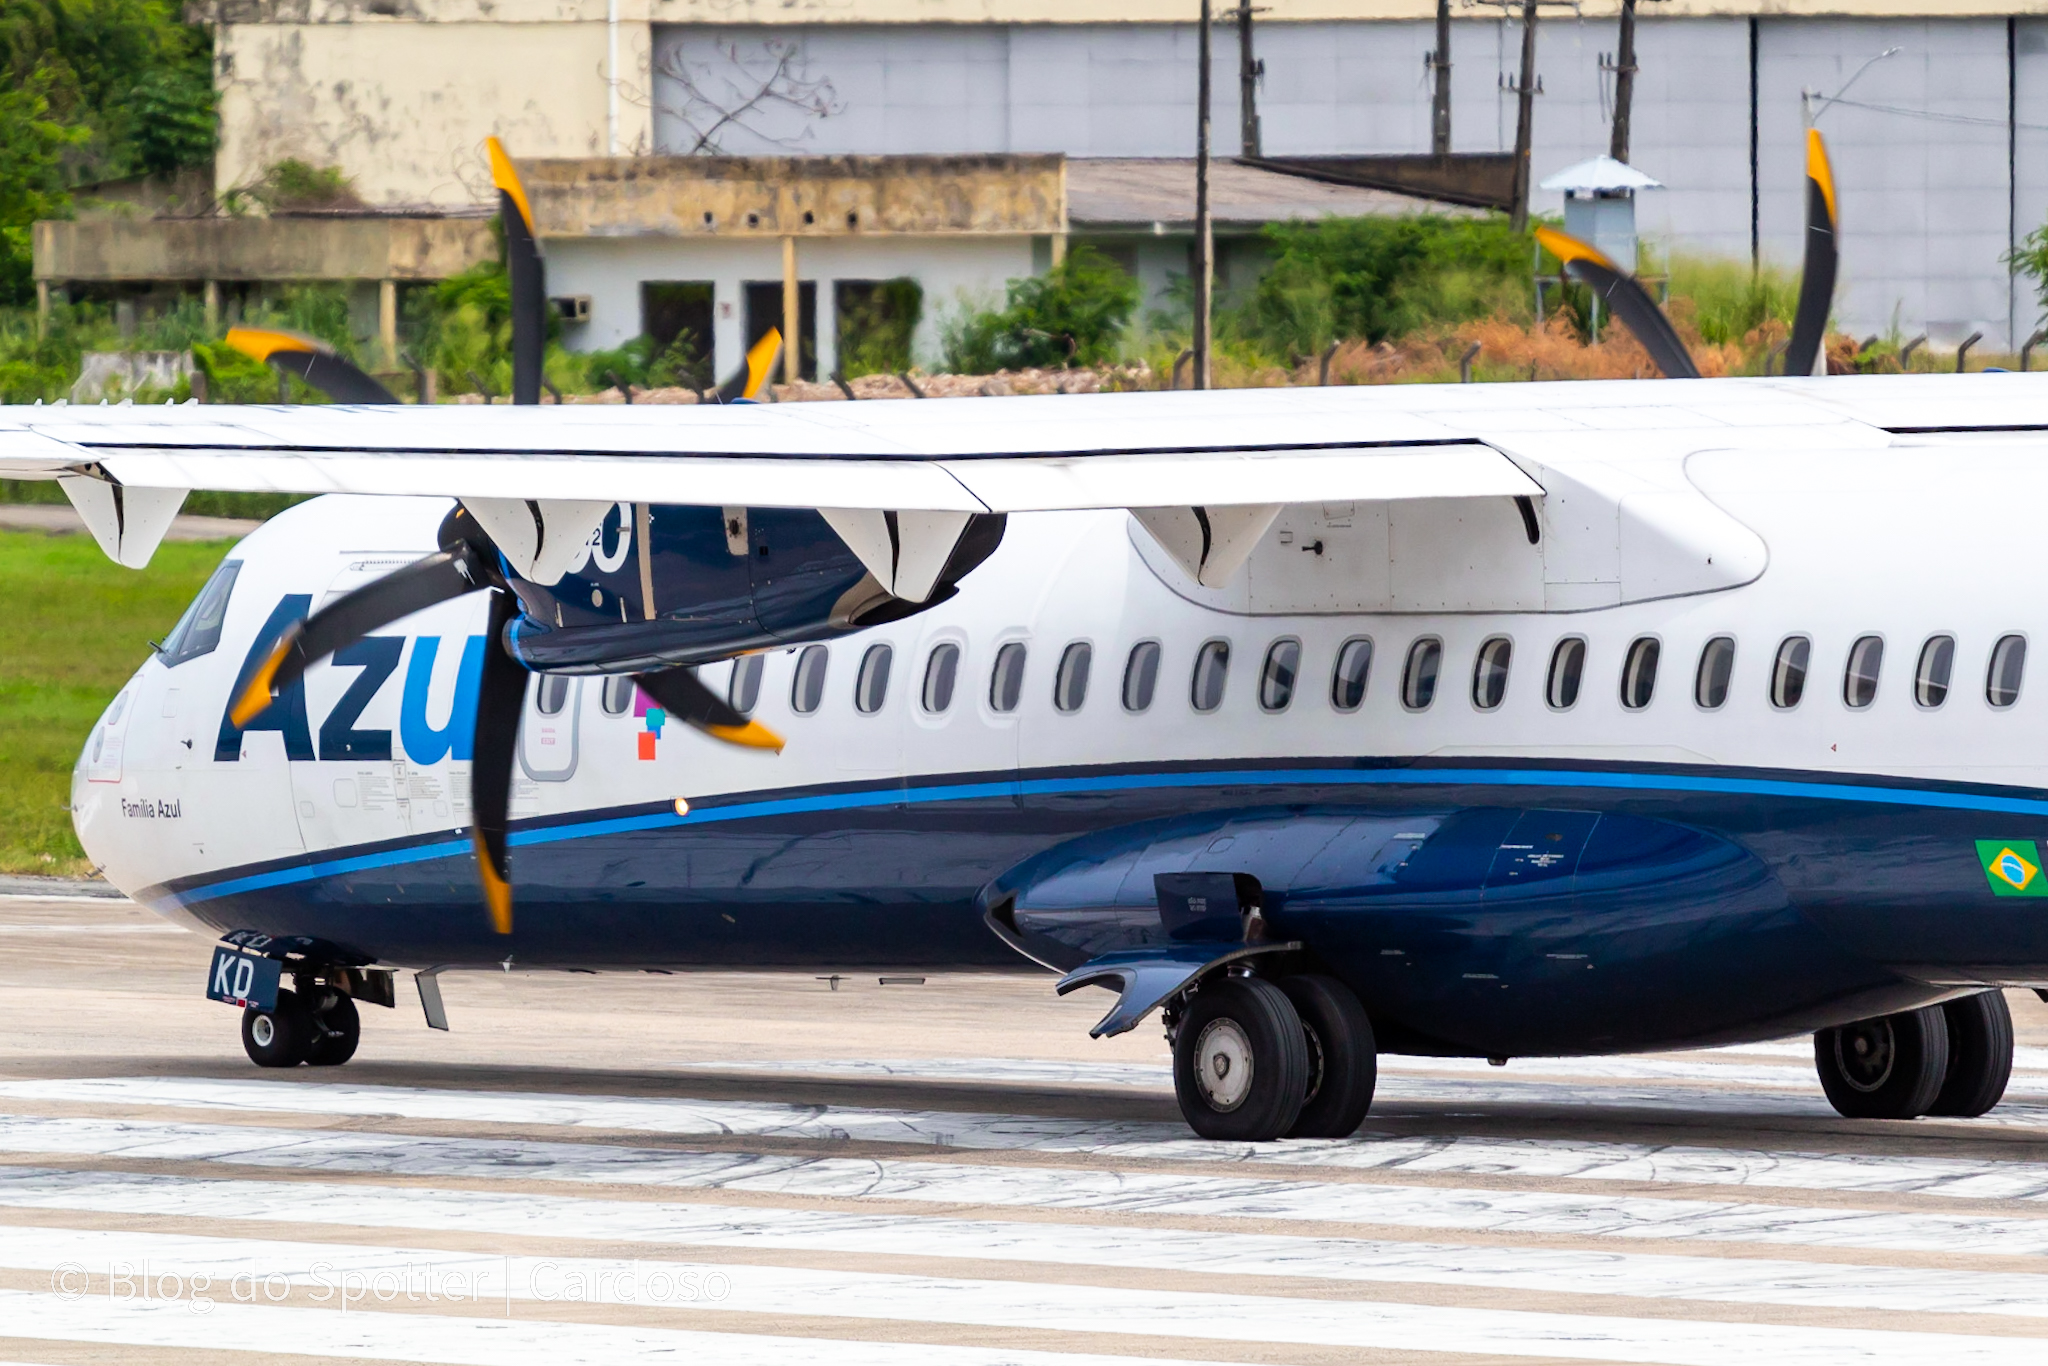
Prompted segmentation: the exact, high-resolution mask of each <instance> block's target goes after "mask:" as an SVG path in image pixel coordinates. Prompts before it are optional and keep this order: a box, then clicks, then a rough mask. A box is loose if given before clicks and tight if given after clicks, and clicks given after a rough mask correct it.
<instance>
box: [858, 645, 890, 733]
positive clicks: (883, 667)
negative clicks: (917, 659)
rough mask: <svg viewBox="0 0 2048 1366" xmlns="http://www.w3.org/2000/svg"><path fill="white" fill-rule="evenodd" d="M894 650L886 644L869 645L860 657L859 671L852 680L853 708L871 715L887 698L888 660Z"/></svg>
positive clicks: (879, 708) (863, 713) (865, 714)
mask: <svg viewBox="0 0 2048 1366" xmlns="http://www.w3.org/2000/svg"><path fill="white" fill-rule="evenodd" d="M895 657H896V652H895V651H894V650H892V649H890V648H889V647H888V646H887V645H870V646H868V649H867V653H866V654H864V655H862V656H861V657H860V673H859V674H857V675H856V676H855V677H854V680H853V706H854V710H856V711H858V712H860V713H861V714H862V715H863V716H873V715H874V714H875V713H876V712H878V711H880V710H881V709H882V704H883V703H884V702H886V701H888V700H889V662H890V661H891V660H892V659H894V658H895Z"/></svg>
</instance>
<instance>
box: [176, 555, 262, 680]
mask: <svg viewBox="0 0 2048 1366" xmlns="http://www.w3.org/2000/svg"><path fill="white" fill-rule="evenodd" d="M241 572H242V562H241V561H240V560H229V561H227V562H226V563H225V564H223V565H221V567H220V568H218V569H216V570H214V571H213V577H212V578H210V579H208V580H207V581H206V586H205V587H204V588H201V589H200V590H199V596H198V597H196V598H194V599H192V605H191V606H190V607H188V608H186V609H185V615H184V616H183V617H182V618H180V619H179V621H178V624H177V625H176V626H174V627H172V628H171V633H170V634H169V635H168V636H166V637H164V643H163V646H162V647H161V649H160V650H159V651H158V654H159V655H160V657H161V658H162V659H163V662H164V667H165V668H167V669H175V668H177V667H178V666H179V665H180V664H183V663H184V662H185V661H186V660H188V659H197V658H199V657H200V656H201V655H210V654H212V653H213V652H214V649H215V648H216V647H217V646H218V645H219V644H220V628H221V626H222V625H223V624H225V623H226V621H227V619H228V599H229V598H230V597H232V596H233V595H234V591H235V576H236V575H238V574H240V573H241Z"/></svg>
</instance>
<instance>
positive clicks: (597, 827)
mask: <svg viewBox="0 0 2048 1366" xmlns="http://www.w3.org/2000/svg"><path fill="white" fill-rule="evenodd" d="M1299 786H1313V787H1523V788H1578V789H1607V790H1616V791H1631V792H1689V793H1706V794H1712V795H1716V796H1732V797H1792V798H1800V799H1805V800H1809V801H1836V802H1864V803H1875V804H1880V805H1887V806H1918V807H1929V808H1934V809H1937V810H1945V811H1982V812H1987V813H1993V814H1998V815H2010V816H2048V800H2042V799H2039V798H2028V797H1996V796H1985V795H1979V794H1976V793H1968V792H1941V791H1932V790H1927V789H1916V788H1897V787H1867V786H1861V785H1858V784H1854V783H1823V782H1801V781H1796V780H1790V779H1767V778H1712V777H1702V776H1689V775H1683V774H1669V773H1617V772H1603V771H1597V770H1584V769H1494V768H1375V769H1324V768H1286V769H1225V770H1213V769H1212V770H1204V771H1199V772H1178V773H1124V774H1115V775H1107V776H1103V777H1093V778H1090V777H1073V778H1027V779H1020V780H1016V781H1012V782H993V783H955V784H950V785H943V786H934V787H906V788H895V787H890V788H880V789H871V790H868V791H862V792H832V793H820V794H819V795H817V796H813V797H781V798H776V799H773V800H769V801H756V802H735V803H733V804H732V805H730V806H712V807H704V808H700V809H693V810H692V811H690V813H689V814H688V815H682V816H679V815H676V814H675V813H673V812H669V811H656V812H649V813H647V814H644V815H638V816H620V817H614V818H610V819H606V820H596V821H582V822H578V823H575V824H571V825H555V826H547V827H544V828H541V829H537V830H521V831H517V832H514V833H513V834H512V835H511V837H510V841H509V842H510V843H511V845H512V846H513V847H515V848H522V847H525V846H528V845H536V844H553V843H556V842H558V841H561V840H577V839H591V838H595V837H598V836H603V835H620V834H632V833H637V832H640V831H646V830H667V829H673V828H678V827H683V826H693V825H715V824H718V823H720V822H724V821H739V820H755V819H760V818H762V817H769V816H792V815H812V814H816V813H818V812H827V811H859V810H864V809H872V808H875V807H889V806H908V805H921V804H925V803H931V802H959V801H977V800H987V799H990V798H996V799H1002V800H1010V799H1014V798H1022V797H1063V796H1079V795H1085V794H1089V793H1104V792H1141V791H1158V790H1164V789H1174V788H1213V787H1299ZM469 847H470V845H469V841H467V840H461V839H454V840H437V841H435V842H433V843H431V844H421V845H414V846H411V847H408V848H403V849H389V850H383V851H380V852H378V853H374V854H360V855H354V856H351V857H345V858H336V859H324V860H321V861H319V862H317V863H307V864H300V865H298V866H296V867H291V868H279V869H274V870H272V871H270V872H266V873H255V874H251V875H249V876H247V877H239V878H232V879H229V880H228V881H226V882H217V883H213V884H211V885H210V886H203V887H194V888H191V889H188V890H186V891H182V892H177V893H174V894H172V895H171V897H170V898H169V900H171V901H172V902H174V903H175V904H178V905H183V906H192V905H197V904H198V903H200V902H203V901H212V900H214V899H215V898H218V897H223V896H233V895H235V894H237V893H239V892H253V891H260V890H262V889H265V888H269V887H285V886H291V885H294V884H296V883H301V882H313V881H318V880H319V879H322V878H329V877H340V876H345V875H347V874H349V873H356V872H365V871H368V870H370V869H373V868H390V867H396V866H399V865H403V864H408V863H426V862H429V861H431V860H434V859H439V858H451V857H454V856H456V855H459V854H464V853H467V852H468V851H469Z"/></svg>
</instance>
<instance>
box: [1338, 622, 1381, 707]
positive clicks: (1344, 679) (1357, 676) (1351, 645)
mask: <svg viewBox="0 0 2048 1366" xmlns="http://www.w3.org/2000/svg"><path fill="white" fill-rule="evenodd" d="M1371 672H1372V641H1371V640H1369V639H1367V638H1366V637H1364V636H1354V637H1353V638H1351V639H1350V640H1347V641H1345V642H1344V643H1343V644H1342V645H1340V646H1338V647H1337V667H1336V668H1335V669H1334V670H1332V671H1331V673H1330V705H1331V706H1333V707H1335V708H1336V709H1337V710H1338V711H1357V710H1358V708H1359V706H1360V705H1361V704H1362V703H1364V701H1365V680H1366V677H1367V675H1369V674H1370V673H1371Z"/></svg>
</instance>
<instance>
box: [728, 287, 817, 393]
mask: <svg viewBox="0 0 2048 1366" xmlns="http://www.w3.org/2000/svg"><path fill="white" fill-rule="evenodd" d="M796 298H797V323H798V327H797V330H798V331H799V332H800V333H801V334H802V339H803V340H802V346H803V349H802V350H801V351H800V352H798V357H799V359H800V360H801V362H802V366H801V368H800V369H799V371H798V373H799V374H801V375H802V376H803V377H804V378H805V379H816V378H817V377H818V285H817V282H816V281H815V280H805V281H803V282H802V283H800V284H798V285H797V290H796ZM746 304H747V345H748V346H750V347H751V346H752V345H753V344H754V343H755V342H757V341H759V340H761V337H762V335H763V334H764V333H766V332H767V331H768V329H769V328H771V327H775V328H779V327H781V326H782V281H780V280H749V281H747V284H746ZM786 341H787V339H785V343H786ZM775 377H776V378H777V379H781V378H782V370H781V367H780V366H777V367H776V372H775Z"/></svg>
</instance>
